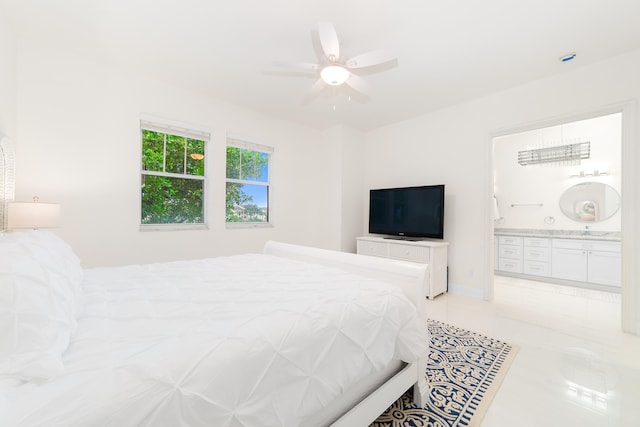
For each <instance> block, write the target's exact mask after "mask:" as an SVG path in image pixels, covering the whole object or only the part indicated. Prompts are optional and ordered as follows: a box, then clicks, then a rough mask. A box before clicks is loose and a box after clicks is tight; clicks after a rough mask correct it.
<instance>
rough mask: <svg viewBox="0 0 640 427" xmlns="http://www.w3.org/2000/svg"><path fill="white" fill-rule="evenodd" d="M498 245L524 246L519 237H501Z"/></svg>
mask: <svg viewBox="0 0 640 427" xmlns="http://www.w3.org/2000/svg"><path fill="white" fill-rule="evenodd" d="M498 243H499V244H501V245H516V246H522V237H518V236H499V237H498Z"/></svg>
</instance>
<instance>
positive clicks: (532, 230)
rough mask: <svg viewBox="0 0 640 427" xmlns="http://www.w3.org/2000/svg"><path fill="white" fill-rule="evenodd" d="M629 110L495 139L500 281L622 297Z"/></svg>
mask: <svg viewBox="0 0 640 427" xmlns="http://www.w3.org/2000/svg"><path fill="white" fill-rule="evenodd" d="M622 115H623V114H622V112H620V111H617V112H610V113H607V114H599V115H594V116H592V117H587V118H584V119H576V120H566V121H557V122H555V123H549V124H546V125H545V126H537V127H531V128H529V129H524V130H520V131H513V132H510V133H505V134H501V135H498V136H495V137H494V138H493V139H492V154H493V190H494V196H495V198H494V200H493V219H494V224H493V231H494V251H493V258H494V274H495V276H494V280H492V286H493V283H495V282H496V281H498V282H499V283H500V284H501V286H504V284H505V283H509V281H514V283H515V282H518V283H521V284H522V283H525V284H528V285H529V286H535V285H536V283H540V284H545V286H540V288H543V289H551V290H552V291H551V293H553V292H557V291H558V286H563V287H566V288H565V289H566V290H568V291H569V292H574V291H576V290H580V289H583V290H594V291H605V292H609V293H611V294H612V295H614V296H612V298H620V294H621V291H622V288H623V287H622V268H621V266H622V262H621V259H622V245H621V240H622V224H623V221H622V209H621V200H622V182H623V175H622V156H621V151H622V145H623V144H622V133H623V128H622ZM546 285H552V286H546ZM491 292H493V289H491ZM585 292H586V291H585ZM550 297H551V295H550Z"/></svg>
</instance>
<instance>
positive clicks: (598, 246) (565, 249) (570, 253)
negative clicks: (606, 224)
mask: <svg viewBox="0 0 640 427" xmlns="http://www.w3.org/2000/svg"><path fill="white" fill-rule="evenodd" d="M551 265H552V269H551V276H552V277H555V278H557V279H565V280H573V281H577V282H587V283H594V284H599V285H607V286H617V287H620V286H621V285H622V280H621V256H620V243H619V242H603V241H593V240H577V239H552V249H551Z"/></svg>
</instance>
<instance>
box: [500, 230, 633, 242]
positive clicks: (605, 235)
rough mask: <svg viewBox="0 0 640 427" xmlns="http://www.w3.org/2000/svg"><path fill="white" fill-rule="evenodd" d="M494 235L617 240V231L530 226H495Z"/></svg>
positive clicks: (618, 234) (619, 236)
mask: <svg viewBox="0 0 640 427" xmlns="http://www.w3.org/2000/svg"><path fill="white" fill-rule="evenodd" d="M494 234H495V235H501V236H522V237H554V238H558V239H579V240H602V241H614V242H619V241H620V240H621V234H620V232H619V231H595V230H593V231H592V230H589V231H588V232H587V231H585V230H538V229H532V228H496V229H494Z"/></svg>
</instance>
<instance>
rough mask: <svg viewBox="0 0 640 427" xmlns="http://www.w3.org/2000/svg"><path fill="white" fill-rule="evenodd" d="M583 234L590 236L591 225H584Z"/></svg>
mask: <svg viewBox="0 0 640 427" xmlns="http://www.w3.org/2000/svg"><path fill="white" fill-rule="evenodd" d="M583 234H584V235H585V236H588V235H589V226H588V225H585V226H584V233H583Z"/></svg>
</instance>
